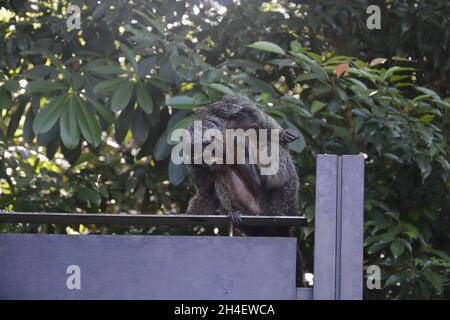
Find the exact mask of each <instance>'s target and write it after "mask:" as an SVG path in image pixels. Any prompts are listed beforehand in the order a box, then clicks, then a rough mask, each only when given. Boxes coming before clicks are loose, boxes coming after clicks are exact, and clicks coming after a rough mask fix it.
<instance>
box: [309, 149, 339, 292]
mask: <svg viewBox="0 0 450 320" xmlns="http://www.w3.org/2000/svg"><path fill="white" fill-rule="evenodd" d="M316 172H317V177H316V214H315V235H314V300H333V299H335V285H336V275H335V270H336V265H335V262H336V204H337V195H336V192H337V188H336V181H337V156H336V155H318V156H317V171H316Z"/></svg>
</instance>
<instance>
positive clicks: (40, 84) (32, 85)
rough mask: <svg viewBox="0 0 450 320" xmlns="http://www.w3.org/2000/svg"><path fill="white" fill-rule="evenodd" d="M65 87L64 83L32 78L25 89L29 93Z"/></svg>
mask: <svg viewBox="0 0 450 320" xmlns="http://www.w3.org/2000/svg"><path fill="white" fill-rule="evenodd" d="M64 89H67V87H65V86H64V85H62V84H60V83H58V82H53V81H47V80H34V81H31V82H29V83H28V85H27V91H28V92H29V93H37V92H50V91H58V90H64Z"/></svg>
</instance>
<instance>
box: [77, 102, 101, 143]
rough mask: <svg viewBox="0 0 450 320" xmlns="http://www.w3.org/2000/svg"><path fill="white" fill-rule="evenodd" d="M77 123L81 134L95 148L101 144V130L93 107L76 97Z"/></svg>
mask: <svg viewBox="0 0 450 320" xmlns="http://www.w3.org/2000/svg"><path fill="white" fill-rule="evenodd" d="M76 101H77V103H76V106H77V108H76V109H77V121H78V125H79V127H80V131H81V134H82V135H83V137H84V138H85V139H86V141H87V142H89V143H90V144H91V145H92V146H93V147H94V148H95V147H97V146H98V145H99V144H100V139H101V130H100V126H99V124H98V122H97V118H96V117H95V113H94V111H93V110H92V106H90V105H88V104H87V103H85V102H84V101H83V100H81V99H80V98H79V97H76Z"/></svg>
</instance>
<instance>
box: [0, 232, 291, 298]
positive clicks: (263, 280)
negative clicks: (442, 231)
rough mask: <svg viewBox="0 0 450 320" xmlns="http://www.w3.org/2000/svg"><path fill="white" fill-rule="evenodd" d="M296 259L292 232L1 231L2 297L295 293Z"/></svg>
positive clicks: (264, 295)
mask: <svg viewBox="0 0 450 320" xmlns="http://www.w3.org/2000/svg"><path fill="white" fill-rule="evenodd" d="M295 259H296V239H294V238H260V237H236V238H229V237H181V236H178V237H174V236H92V235H88V236H65V235H42V234H37V235H31V234H3V235H0V270H1V272H0V298H1V299H100V298H101V299H295V298H296V288H295V264H296V263H295V262H296V261H295ZM69 265H76V266H79V267H80V270H81V277H80V279H81V289H79V290H78V289H73V290H69V289H67V286H66V280H67V278H68V277H69V276H70V274H67V273H66V270H67V267H68V266H69Z"/></svg>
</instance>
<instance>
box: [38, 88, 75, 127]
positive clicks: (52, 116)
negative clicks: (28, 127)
mask: <svg viewBox="0 0 450 320" xmlns="http://www.w3.org/2000/svg"><path fill="white" fill-rule="evenodd" d="M66 102H67V95H62V96H59V97H57V98H55V99H53V100H52V101H51V102H50V103H48V104H47V105H46V106H45V107H44V108H42V109H40V110H39V112H38V113H37V115H36V117H35V118H34V121H33V131H34V132H35V133H37V134H40V133H44V132H47V131H49V130H50V129H51V128H52V127H53V125H54V124H55V123H56V121H58V119H59V116H60V115H61V111H62V108H63V106H64V105H65V103H66Z"/></svg>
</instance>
